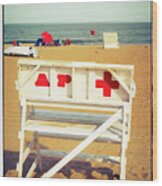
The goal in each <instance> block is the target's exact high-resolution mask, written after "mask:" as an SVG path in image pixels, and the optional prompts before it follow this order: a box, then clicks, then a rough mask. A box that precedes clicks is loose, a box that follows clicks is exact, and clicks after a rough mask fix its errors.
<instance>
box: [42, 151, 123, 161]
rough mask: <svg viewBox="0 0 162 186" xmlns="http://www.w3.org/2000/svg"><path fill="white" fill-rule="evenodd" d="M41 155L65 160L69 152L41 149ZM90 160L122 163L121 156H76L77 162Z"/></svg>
mask: <svg viewBox="0 0 162 186" xmlns="http://www.w3.org/2000/svg"><path fill="white" fill-rule="evenodd" d="M40 154H41V156H48V157H52V158H54V157H55V158H58V159H59V158H63V157H65V156H66V155H67V154H68V152H61V151H53V150H52V151H51V150H47V149H41V150H40ZM88 159H92V160H98V159H102V160H103V161H112V162H115V163H120V156H108V155H103V154H96V155H94V154H79V155H78V156H76V158H75V160H79V161H85V160H88Z"/></svg>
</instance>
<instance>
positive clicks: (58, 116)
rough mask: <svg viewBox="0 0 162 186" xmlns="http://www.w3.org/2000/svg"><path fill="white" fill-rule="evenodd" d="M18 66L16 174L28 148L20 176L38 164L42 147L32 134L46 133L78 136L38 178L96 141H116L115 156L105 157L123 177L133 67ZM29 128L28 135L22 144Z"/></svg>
mask: <svg viewBox="0 0 162 186" xmlns="http://www.w3.org/2000/svg"><path fill="white" fill-rule="evenodd" d="M18 67H19V72H18V81H17V82H16V86H17V89H18V91H19V98H20V104H21V108H22V109H21V128H20V132H19V139H20V155H19V162H18V164H17V170H18V176H19V177H22V176H23V164H24V162H25V161H26V159H27V157H28V156H29V154H30V153H31V151H32V149H33V147H34V148H35V153H36V157H35V161H34V162H33V164H32V166H31V167H30V169H29V171H28V173H27V175H26V177H32V175H33V172H34V170H35V169H36V167H37V166H40V167H41V161H40V157H41V154H43V152H44V151H43V149H41V148H40V145H39V140H38V138H39V136H50V137H55V138H56V137H57V138H65V139H66V138H68V139H69V138H70V139H82V140H83V141H82V142H81V143H80V144H79V145H78V146H76V147H75V148H74V149H73V150H72V151H71V152H69V153H67V154H66V155H65V156H64V157H63V158H62V159H61V160H60V161H59V162H58V163H56V164H55V165H54V166H53V167H52V168H50V170H48V171H47V172H45V173H44V174H43V175H42V176H41V177H52V176H53V175H54V174H56V173H57V172H58V171H59V170H61V169H62V168H63V167H64V166H65V165H66V164H67V163H69V162H70V161H71V160H72V159H74V158H76V157H77V156H79V155H80V153H81V152H82V151H83V150H84V149H85V148H86V147H87V146H88V145H89V144H91V143H92V142H93V141H95V140H99V141H109V142H111V143H119V144H121V153H120V156H107V159H110V160H113V161H115V162H118V163H120V179H125V175H126V149H127V145H128V141H129V137H130V129H131V110H132V98H133V97H134V95H135V84H134V80H133V75H134V66H132V65H118V64H98V63H92V62H63V61H44V60H32V59H30V60H29V59H20V60H19V61H18ZM48 108H55V109H54V110H52V111H51V109H50V111H49V110H48ZM58 108H59V110H57V109H58ZM65 109H67V110H66V111H65ZM74 110H75V111H74ZM82 111H84V112H82ZM29 131H30V132H31V133H33V140H32V141H31V143H30V144H29V145H27V146H26V143H25V135H26V132H29Z"/></svg>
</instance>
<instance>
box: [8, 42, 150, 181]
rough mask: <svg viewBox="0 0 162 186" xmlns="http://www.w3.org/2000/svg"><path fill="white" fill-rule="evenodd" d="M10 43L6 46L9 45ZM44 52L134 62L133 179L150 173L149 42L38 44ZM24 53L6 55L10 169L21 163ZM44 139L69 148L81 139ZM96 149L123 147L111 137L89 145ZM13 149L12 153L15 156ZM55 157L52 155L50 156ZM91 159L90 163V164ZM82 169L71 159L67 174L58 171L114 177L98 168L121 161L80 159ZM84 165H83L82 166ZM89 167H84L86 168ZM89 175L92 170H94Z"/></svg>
mask: <svg viewBox="0 0 162 186" xmlns="http://www.w3.org/2000/svg"><path fill="white" fill-rule="evenodd" d="M5 47H6V46H5ZM38 51H39V58H40V59H48V60H64V61H66V60H67V61H70V60H72V61H82V62H83V63H84V62H85V61H89V62H99V63H104V64H106V63H108V64H133V65H134V66H135V77H134V79H135V83H136V88H137V91H136V96H135V98H134V99H133V108H132V109H133V110H132V125H131V137H130V142H129V144H128V150H127V170H126V179H128V180H150V179H151V174H152V173H151V170H152V169H151V168H152V165H151V158H152V157H151V147H150V144H151V114H150V113H151V111H150V108H151V106H150V90H151V86H150V81H151V77H150V46H149V45H131V46H130V45H129V46H128V45H125V46H120V48H119V49H103V47H102V46H99V45H98V46H97V45H96V46H91V45H90V46H79V45H78V46H75V45H71V46H61V47H39V48H38ZM18 59H19V57H9V56H5V57H4V150H5V173H6V172H7V171H8V170H10V169H15V168H16V163H17V158H18V151H19V140H18V131H19V130H20V107H19V99H18V92H17V91H16V87H15V81H16V80H17V70H18V68H17V60H18ZM40 142H41V145H42V146H44V147H46V148H49V149H55V150H63V151H67V152H68V151H70V150H71V149H72V148H73V147H75V146H76V145H77V144H78V143H79V141H74V140H66V143H65V140H63V139H53V140H50V141H49V140H48V139H46V138H43V139H41V141H40ZM84 152H85V153H88V154H90V153H93V154H105V155H107V154H109V155H110V154H111V155H115V154H119V152H120V147H119V146H118V145H111V144H109V143H99V142H94V143H93V144H91V145H90V146H89V147H88V148H87V149H86V150H85V151H84ZM11 155H13V156H11ZM50 161H51V160H50ZM86 163H88V166H87V165H86ZM77 165H78V167H80V170H78V169H77V168H76V165H75V166H74V161H72V164H68V165H67V166H66V170H68V171H69V170H70V173H69V174H65V171H64V170H61V171H60V172H59V173H58V174H56V175H55V177H61V178H94V179H111V178H110V177H107V176H106V175H105V173H104V171H100V169H98V168H108V170H109V169H110V170H111V171H112V172H113V174H119V165H116V164H111V163H110V162H107V163H105V162H94V161H89V162H85V164H84V165H85V166H83V165H82V163H80V162H77ZM81 165H82V166H81ZM85 167H86V169H87V170H88V171H89V172H88V171H87V172H88V173H87V172H85V169H84V168H85ZM88 174H89V175H90V176H89V175H88Z"/></svg>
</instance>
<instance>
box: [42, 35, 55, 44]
mask: <svg viewBox="0 0 162 186" xmlns="http://www.w3.org/2000/svg"><path fill="white" fill-rule="evenodd" d="M41 35H42V38H43V43H44V44H45V45H47V44H51V45H54V42H53V37H52V35H51V34H50V33H49V32H42V34H41Z"/></svg>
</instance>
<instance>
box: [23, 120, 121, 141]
mask: <svg viewBox="0 0 162 186" xmlns="http://www.w3.org/2000/svg"><path fill="white" fill-rule="evenodd" d="M94 129H95V128H91V129H87V128H81V127H75V126H74V127H56V126H44V125H42V126H41V125H38V124H34V122H33V121H32V122H31V123H30V124H28V125H26V127H25V130H26V131H32V132H38V134H39V136H48V137H58V138H65V139H66V138H68V139H84V138H85V137H87V136H89V135H90V134H91V133H92V132H93V131H94ZM97 141H112V142H114V143H115V142H116V143H120V142H121V138H120V137H119V135H115V134H113V133H112V132H110V131H105V132H104V133H103V134H102V135H101V136H100V137H99V138H98V139H97Z"/></svg>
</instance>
